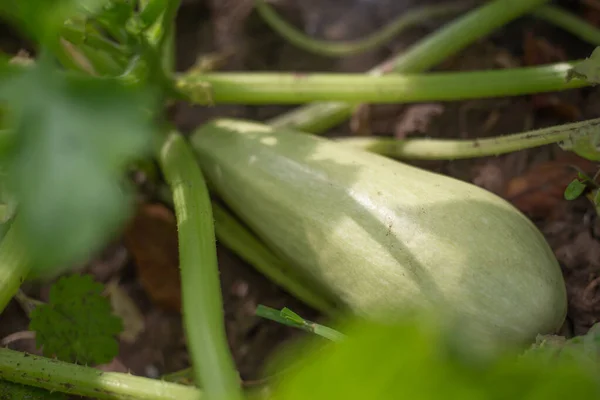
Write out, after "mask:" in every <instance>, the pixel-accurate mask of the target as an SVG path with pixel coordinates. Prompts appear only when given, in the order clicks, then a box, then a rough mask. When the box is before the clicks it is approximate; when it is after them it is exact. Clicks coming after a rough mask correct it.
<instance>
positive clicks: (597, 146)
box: [558, 126, 600, 161]
mask: <svg viewBox="0 0 600 400" xmlns="http://www.w3.org/2000/svg"><path fill="white" fill-rule="evenodd" d="M558 145H559V146H560V148H561V149H563V150H566V151H572V152H573V153H575V154H577V155H578V156H579V157H583V158H585V159H587V160H591V161H600V129H598V127H596V126H594V127H592V128H590V129H588V130H586V131H582V132H579V133H577V134H575V135H573V137H572V138H570V139H567V140H565V141H562V142H560V143H559V144H558Z"/></svg>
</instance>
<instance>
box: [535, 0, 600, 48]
mask: <svg viewBox="0 0 600 400" xmlns="http://www.w3.org/2000/svg"><path fill="white" fill-rule="evenodd" d="M533 16H534V17H537V18H539V19H542V20H544V21H546V22H550V23H551V24H553V25H556V26H558V27H560V28H562V29H564V30H565V31H567V32H570V33H572V34H573V35H575V36H577V37H578V38H580V39H581V40H584V41H586V42H588V43H591V44H593V45H596V46H600V30H599V29H598V28H596V27H595V26H594V25H592V24H590V23H589V22H587V21H586V20H584V19H582V18H579V17H578V16H577V15H575V14H573V13H570V12H567V11H565V10H563V9H561V8H559V7H556V6H551V5H547V6H543V7H540V8H538V9H536V10H535V11H534V12H533Z"/></svg>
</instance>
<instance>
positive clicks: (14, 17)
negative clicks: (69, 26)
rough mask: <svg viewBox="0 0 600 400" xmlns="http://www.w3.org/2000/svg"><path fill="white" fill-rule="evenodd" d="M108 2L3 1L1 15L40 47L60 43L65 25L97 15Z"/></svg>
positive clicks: (94, 0) (76, 0) (0, 7)
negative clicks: (84, 16) (75, 17)
mask: <svg viewBox="0 0 600 400" xmlns="http://www.w3.org/2000/svg"><path fill="white" fill-rule="evenodd" d="M107 3H109V0H26V1H24V0H2V1H0V15H4V16H5V17H8V18H9V20H10V21H12V22H13V24H14V25H15V26H17V27H18V28H20V29H21V30H22V31H23V32H24V33H26V34H27V35H28V36H29V37H30V38H32V39H34V40H35V41H37V42H38V43H41V44H44V45H48V44H51V43H53V42H56V41H57V38H58V37H59V35H58V32H59V30H60V29H61V27H62V25H63V23H64V22H65V21H66V20H67V19H69V18H71V17H73V16H76V15H78V14H89V13H95V12H98V11H99V10H101V9H102V7H103V6H105V5H106V4H107Z"/></svg>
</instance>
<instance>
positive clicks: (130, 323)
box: [106, 279, 146, 343]
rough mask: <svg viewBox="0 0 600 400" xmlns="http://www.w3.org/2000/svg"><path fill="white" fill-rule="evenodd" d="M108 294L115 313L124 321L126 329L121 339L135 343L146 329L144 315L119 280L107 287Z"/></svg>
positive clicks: (112, 281)
mask: <svg viewBox="0 0 600 400" xmlns="http://www.w3.org/2000/svg"><path fill="white" fill-rule="evenodd" d="M106 293H107V294H108V296H109V298H110V304H111V305H112V309H113V312H114V313H115V315H117V316H118V317H119V318H121V320H122V321H123V327H124V329H123V332H121V335H119V337H120V338H121V340H123V341H124V342H127V343H133V342H135V341H136V339H137V338H138V336H139V335H140V333H142V332H143V331H144V329H145V328H146V324H145V322H144V315H143V314H142V312H141V311H140V309H139V308H138V306H137V305H136V304H135V302H134V301H133V299H132V298H131V297H129V295H128V294H127V292H126V291H125V290H123V288H122V287H121V286H119V282H118V280H117V279H113V280H111V281H110V282H109V283H108V284H107V285H106Z"/></svg>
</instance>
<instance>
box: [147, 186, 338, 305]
mask: <svg viewBox="0 0 600 400" xmlns="http://www.w3.org/2000/svg"><path fill="white" fill-rule="evenodd" d="M209 190H210V187H209ZM159 196H160V199H161V200H162V201H163V202H165V203H167V204H168V205H169V206H173V196H172V194H171V191H170V190H169V188H168V187H167V186H161V187H160V190H159ZM212 212H213V217H214V219H215V234H216V237H217V239H218V240H219V241H220V243H221V244H223V245H224V246H225V247H227V248H228V249H230V250H231V251H233V252H234V253H235V254H237V255H238V257H240V258H241V259H242V260H244V261H245V262H247V263H248V264H250V265H251V266H253V267H254V268H255V269H256V270H257V271H259V272H260V273H261V274H263V275H265V276H266V277H267V278H269V279H270V280H271V281H273V282H274V283H276V284H277V285H279V286H280V287H282V288H283V289H285V290H287V291H288V292H289V293H290V294H292V295H293V296H294V297H296V298H297V299H299V300H301V301H303V302H304V303H306V304H307V305H309V306H311V307H313V308H314V309H315V310H319V311H321V312H322V313H324V314H326V315H329V316H334V315H338V314H339V312H340V310H339V309H338V307H337V306H336V304H335V303H334V302H332V301H331V299H329V298H328V297H327V296H325V295H324V294H321V293H318V292H316V291H315V290H314V289H313V288H311V287H310V285H308V284H305V283H304V282H303V281H302V278H301V277H299V276H296V275H297V274H295V273H294V269H293V268H292V267H291V266H290V265H287V264H286V263H285V262H284V261H282V260H281V259H280V258H279V257H277V256H276V255H275V254H274V253H273V252H272V251H271V250H270V249H269V248H268V247H267V246H266V245H265V244H264V243H263V242H261V241H260V240H259V239H258V238H257V237H256V236H255V235H254V234H253V233H252V232H251V231H250V230H249V229H248V228H247V227H246V226H244V225H243V224H242V223H241V222H240V221H239V220H238V219H237V218H236V217H234V216H233V215H232V214H231V213H230V212H228V211H227V210H226V209H225V208H224V207H222V206H221V205H220V204H219V203H217V202H216V201H212Z"/></svg>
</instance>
